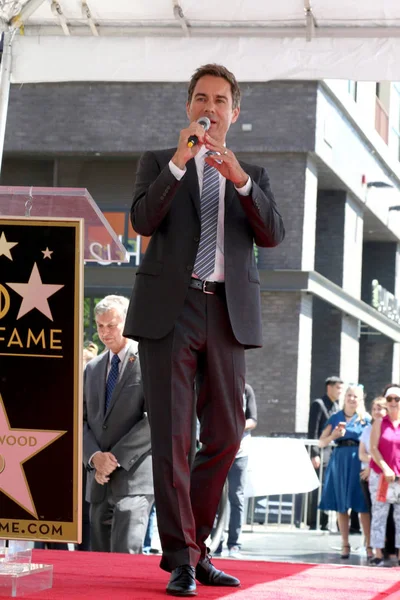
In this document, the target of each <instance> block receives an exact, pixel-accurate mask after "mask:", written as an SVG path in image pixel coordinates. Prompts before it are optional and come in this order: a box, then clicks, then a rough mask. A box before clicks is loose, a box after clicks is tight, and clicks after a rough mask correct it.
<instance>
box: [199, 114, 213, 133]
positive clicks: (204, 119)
mask: <svg viewBox="0 0 400 600" xmlns="http://www.w3.org/2000/svg"><path fill="white" fill-rule="evenodd" d="M197 122H198V123H199V125H201V126H202V127H204V129H205V131H208V130H209V129H210V127H211V121H210V119H209V118H208V117H200V119H197Z"/></svg>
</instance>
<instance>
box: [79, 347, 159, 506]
mask: <svg viewBox="0 0 400 600" xmlns="http://www.w3.org/2000/svg"><path fill="white" fill-rule="evenodd" d="M135 351H136V345H135V344H134V343H132V342H130V343H129V348H128V351H127V353H126V355H125V359H124V361H123V363H122V365H121V371H120V376H119V379H118V382H117V385H116V386H115V388H114V392H113V395H112V397H111V401H110V405H109V407H108V410H107V413H106V414H104V406H105V388H106V374H107V363H108V360H109V353H108V352H105V353H103V354H101V355H100V356H98V357H97V358H94V359H93V360H91V361H90V362H89V363H88V364H87V365H86V368H85V373H84V387H83V421H84V427H83V459H84V463H85V465H86V466H87V467H88V469H89V470H88V474H87V485H86V499H87V501H88V502H101V501H102V500H103V499H104V498H105V495H106V493H107V486H112V491H113V493H114V494H115V495H116V496H127V495H130V494H153V478H152V466H151V446H150V428H149V422H148V418H147V414H146V413H145V406H144V396H143V389H142V379H141V372H140V365H139V357H138V355H137V354H136V352H135ZM98 450H101V451H102V452H112V453H113V454H114V456H115V457H116V458H117V460H118V462H119V464H120V465H121V467H119V468H118V469H116V470H115V471H114V472H113V473H112V474H111V477H110V482H109V483H107V484H105V485H100V484H98V483H97V481H95V479H94V475H95V471H94V469H91V468H90V467H89V465H88V462H89V460H90V457H91V456H92V455H93V454H94V453H95V452H97V451H98Z"/></svg>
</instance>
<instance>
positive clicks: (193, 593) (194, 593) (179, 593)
mask: <svg viewBox="0 0 400 600" xmlns="http://www.w3.org/2000/svg"><path fill="white" fill-rule="evenodd" d="M166 592H167V594H168V595H169V596H180V597H181V598H183V597H189V596H197V592H173V591H170V590H166Z"/></svg>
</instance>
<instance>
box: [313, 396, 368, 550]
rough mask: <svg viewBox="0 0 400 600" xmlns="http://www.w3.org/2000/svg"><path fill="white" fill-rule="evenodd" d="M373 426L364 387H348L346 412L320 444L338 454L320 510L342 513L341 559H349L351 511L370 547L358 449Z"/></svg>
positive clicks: (333, 422)
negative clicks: (370, 426)
mask: <svg viewBox="0 0 400 600" xmlns="http://www.w3.org/2000/svg"><path fill="white" fill-rule="evenodd" d="M370 423H371V418H370V416H369V415H367V414H366V411H365V405H364V388H363V386H362V385H354V386H351V387H348V388H347V390H346V394H345V398H344V406H343V409H342V410H339V412H337V413H335V414H334V415H332V416H331V417H330V418H329V419H328V421H327V423H326V427H325V429H324V431H323V432H322V435H321V437H320V440H319V444H320V447H321V448H325V447H326V446H328V445H329V444H330V443H331V442H333V443H334V446H335V447H334V450H333V452H332V457H331V459H330V461H329V464H328V468H327V470H326V478H325V485H324V488H323V490H322V497H321V502H320V505H319V508H320V509H321V510H335V511H336V512H337V513H338V525H339V530H340V534H341V536H342V554H341V558H343V559H345V558H349V556H350V544H349V521H350V519H349V510H350V509H353V510H354V511H356V512H358V513H359V514H360V520H361V525H362V528H363V531H364V536H365V542H366V545H367V546H369V545H370V540H369V531H370V516H369V512H368V505H367V503H366V501H365V498H364V495H363V492H362V489H361V484H360V470H361V461H360V459H359V457H358V446H359V443H360V437H361V434H362V432H363V430H364V428H365V427H366V426H367V425H369V424H370Z"/></svg>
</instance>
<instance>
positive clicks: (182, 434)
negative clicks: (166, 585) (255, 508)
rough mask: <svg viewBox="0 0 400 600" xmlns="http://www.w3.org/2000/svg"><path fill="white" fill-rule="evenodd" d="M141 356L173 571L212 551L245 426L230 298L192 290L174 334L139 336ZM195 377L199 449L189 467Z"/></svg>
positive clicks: (163, 536) (167, 564)
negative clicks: (208, 544) (217, 515)
mask: <svg viewBox="0 0 400 600" xmlns="http://www.w3.org/2000/svg"><path fill="white" fill-rule="evenodd" d="M161 302H162V301H161V299H160V303H161ZM160 310H162V304H160ZM139 355H140V363H141V369H142V376H143V385H144V395H145V398H146V402H147V408H148V413H149V418H150V426H151V441H152V456H153V474H154V488H155V502H156V506H157V523H158V530H159V533H160V540H161V545H162V549H163V557H162V559H161V567H162V568H163V569H165V570H166V571H171V570H172V569H175V568H176V567H178V566H180V565H184V564H191V565H196V564H197V562H198V560H199V559H200V558H203V557H204V556H205V555H206V553H207V549H206V546H205V540H206V539H207V537H208V535H209V533H210V531H211V528H212V525H213V521H214V517H215V513H216V511H217V507H218V503H219V499H220V496H221V492H222V488H223V486H224V483H225V479H226V476H227V474H228V471H229V468H230V466H231V464H232V462H233V460H234V458H235V455H236V453H237V451H238V448H239V445H240V440H241V437H242V433H243V429H244V422H245V418H244V412H243V392H244V380H245V364H244V348H243V346H242V345H241V344H239V343H238V342H237V341H236V339H235V337H234V335H233V333H232V328H231V325H230V322H229V318H228V311H227V307H226V300H225V297H224V296H223V295H220V294H214V295H209V294H204V293H202V292H200V291H198V290H193V289H189V290H188V295H187V298H186V301H185V304H184V307H183V310H182V313H181V315H180V316H179V317H178V318H177V320H176V323H175V327H174V329H173V330H172V331H171V332H170V333H169V334H168V335H167V336H166V337H164V338H162V339H160V340H150V339H147V338H146V339H141V340H140V342H139ZM195 379H197V417H198V419H199V422H200V442H201V447H200V449H199V451H198V452H197V453H196V456H195V459H194V463H193V466H192V469H190V467H189V461H188V456H189V453H190V448H191V432H192V422H193V417H194V409H195V403H194V391H193V389H194V381H195Z"/></svg>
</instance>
